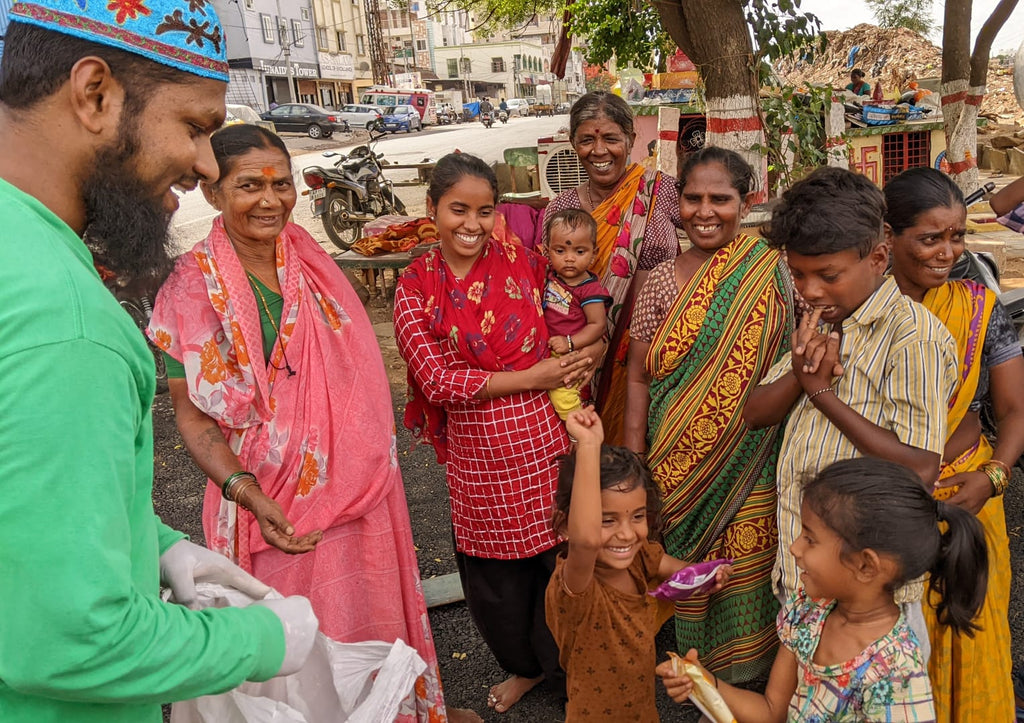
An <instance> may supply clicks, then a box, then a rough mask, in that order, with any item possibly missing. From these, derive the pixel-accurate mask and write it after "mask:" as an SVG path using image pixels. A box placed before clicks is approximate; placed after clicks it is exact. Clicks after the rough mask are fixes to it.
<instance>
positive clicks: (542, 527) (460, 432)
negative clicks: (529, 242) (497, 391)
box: [394, 282, 569, 560]
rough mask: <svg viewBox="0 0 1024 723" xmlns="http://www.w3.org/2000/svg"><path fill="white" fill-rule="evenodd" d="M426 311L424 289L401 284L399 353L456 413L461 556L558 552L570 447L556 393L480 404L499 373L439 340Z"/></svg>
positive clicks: (454, 498) (453, 481)
mask: <svg viewBox="0 0 1024 723" xmlns="http://www.w3.org/2000/svg"><path fill="white" fill-rule="evenodd" d="M538 283H539V282H538ZM424 306H425V300H424V299H423V298H421V297H420V295H419V294H418V293H417V291H416V290H415V289H409V288H408V287H406V286H404V285H402V284H399V286H398V289H397V291H396V293H395V317H394V318H395V336H396V338H397V341H398V348H399V351H400V352H401V354H402V357H403V358H404V359H405V360H406V362H407V363H408V365H409V370H410V371H411V372H412V374H413V377H414V378H415V379H416V381H417V382H418V383H419V385H420V387H421V388H422V389H423V392H424V394H425V395H426V397H427V398H428V400H429V401H430V403H431V404H435V405H438V406H442V407H444V409H445V411H446V412H447V414H448V418H447V425H448V427H447V438H448V445H447V451H448V467H447V476H448V490H449V494H450V496H451V507H452V526H453V528H454V530H455V541H456V545H457V547H458V550H459V552H462V553H464V554H466V555H472V556H474V557H484V558H494V559H500V560H515V559H522V558H524V557H530V556H532V555H536V554H539V553H541V552H543V551H545V550H548V549H550V548H552V547H554V545H555V544H556V542H557V540H556V538H555V536H554V533H553V532H552V530H551V505H552V501H553V499H554V493H555V487H556V485H557V475H558V470H557V466H556V464H555V459H556V457H558V456H559V455H561V454H564V453H565V452H567V451H568V447H569V442H568V437H567V435H566V433H565V429H564V427H563V426H562V423H561V421H560V420H559V419H558V416H557V415H556V414H555V412H554V409H553V407H552V406H551V401H550V399H549V398H548V394H547V392H543V391H537V392H523V393H519V394H512V395H508V396H505V397H499V398H497V399H488V400H480V399H476V398H475V395H476V394H477V393H478V392H479V391H480V389H481V388H482V387H483V386H484V385H485V384H486V383H487V379H488V377H490V375H491V374H492V372H490V371H486V370H482V369H478V368H474V367H473V366H471V365H470V364H469V362H467V361H466V360H465V358H464V357H463V355H462V354H460V353H459V352H458V349H457V347H456V344H455V342H453V341H452V339H451V338H449V337H442V338H438V337H437V336H435V335H434V334H433V333H432V331H431V329H430V326H429V324H428V320H427V315H426V313H425V312H424ZM533 323H536V324H538V325H542V324H543V319H542V318H541V317H540V316H539V315H538V316H537V318H536V321H535V322H533Z"/></svg>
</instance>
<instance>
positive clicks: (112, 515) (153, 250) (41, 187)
mask: <svg viewBox="0 0 1024 723" xmlns="http://www.w3.org/2000/svg"><path fill="white" fill-rule="evenodd" d="M11 20H12V22H11V24H10V26H9V28H8V30H7V35H6V43H5V48H4V55H3V59H2V63H0V138H2V139H3V152H2V153H0V257H2V259H3V263H2V264H0V720H2V721H4V722H5V723H11V722H12V721H13V722H19V723H20V722H22V721H24V722H25V723H49V722H51V721H52V722H54V723H56V722H58V721H59V722H60V723H71V722H74V723H91V722H93V721H103V723H111V722H118V721H124V722H126V723H128V722H130V723H138V722H140V721H153V722H154V723H155V722H156V721H159V720H161V716H160V707H159V704H160V703H162V702H170V701H174V700H182V699H187V698H194V697H197V696H200V695H206V694H211V693H218V692H222V691H225V690H229V689H231V688H233V687H235V686H237V685H239V684H240V683H242V682H243V681H246V680H256V681H259V680H266V679H268V678H270V677H273V676H274V675H277V674H288V673H291V672H294V671H296V670H298V668H299V667H301V665H302V663H303V662H304V661H305V658H306V657H307V656H308V654H309V651H310V649H311V646H312V642H313V638H314V636H315V633H316V627H317V623H316V618H315V616H313V613H312V608H311V607H310V606H309V602H308V600H306V599H305V598H301V597H293V598H286V599H284V600H272V601H263V600H260V601H259V602H257V603H256V604H255V605H253V606H251V607H248V608H245V609H222V610H204V611H197V610H191V609H189V607H187V605H188V604H189V603H192V602H193V601H194V599H195V587H194V584H195V582H197V581H211V582H218V583H221V584H224V585H230V586H233V587H237V588H238V589H240V590H243V591H244V592H246V593H248V594H249V595H250V596H252V597H255V598H261V597H262V596H263V595H265V594H266V593H267V592H268V588H266V586H264V585H262V584H261V583H259V582H258V581H257V580H255V579H254V578H252V577H250V576H248V575H246V574H245V573H244V572H242V571H241V570H240V569H239V568H237V567H235V566H234V565H232V564H231V563H230V562H229V561H228V560H227V559H226V558H223V557H221V556H219V555H217V554H215V553H213V552H211V551H210V550H207V549H205V548H203V547H199V546H197V545H194V544H193V543H191V542H189V541H187V540H185V539H184V535H182V534H181V533H179V532H175V531H174V530H171V529H170V528H168V527H167V526H165V525H163V524H162V523H161V522H160V521H159V519H157V517H156V515H155V513H154V511H153V503H152V486H153V425H152V416H151V410H150V406H151V403H152V400H153V392H154V386H155V379H154V367H153V359H152V356H151V354H150V352H149V351H148V349H147V347H146V344H145V341H144V340H143V338H142V336H141V335H140V334H139V331H138V329H137V328H135V326H134V324H133V323H132V322H131V320H130V319H129V318H128V316H127V315H126V314H125V313H124V312H123V311H122V310H121V308H120V306H119V305H118V304H117V302H116V301H115V300H114V298H113V296H112V295H111V294H110V293H109V292H108V291H107V290H106V288H105V287H104V286H103V284H102V283H101V281H100V279H99V276H98V274H97V273H96V271H95V269H94V268H93V259H92V256H91V254H90V251H89V248H88V247H87V246H86V244H85V243H84V242H83V240H82V237H83V235H84V236H85V237H86V238H88V239H89V244H90V246H92V247H93V248H95V249H97V250H99V251H100V252H101V253H102V255H103V258H104V262H105V263H106V264H107V265H108V266H110V267H111V268H112V269H114V270H115V271H118V272H127V273H129V274H145V273H151V272H155V271H159V270H160V269H163V268H165V267H166V265H167V262H168V257H167V253H166V251H165V249H164V246H165V241H166V238H167V226H168V222H169V220H170V216H171V214H172V213H173V211H174V210H175V209H176V208H177V199H176V196H175V194H174V191H173V190H172V187H179V188H193V187H195V185H196V184H197V183H198V182H199V181H200V180H206V181H210V182H212V181H214V180H215V179H216V177H217V166H216V163H215V162H214V158H213V153H212V150H211V148H210V142H209V135H210V133H212V132H213V131H214V130H215V129H216V128H218V127H219V126H220V125H221V123H222V122H223V120H224V112H225V109H224V92H225V89H226V85H225V83H226V81H227V77H228V73H227V63H226V61H225V52H224V38H223V30H222V28H221V26H220V22H219V20H218V19H217V17H216V15H215V13H214V11H213V8H212V7H211V6H210V5H208V4H207V3H206V1H205V0H191V2H190V0H132V2H128V1H127V0H111V2H109V3H108V2H106V0H103V1H101V2H86V0H35V1H33V2H29V3H17V4H15V5H14V7H13V8H12V9H11ZM161 582H162V583H164V584H165V585H168V586H169V587H170V588H171V590H172V592H173V594H174V598H175V599H176V600H178V602H181V603H185V605H181V604H173V603H164V602H161V600H160V598H159V586H160V583H161Z"/></svg>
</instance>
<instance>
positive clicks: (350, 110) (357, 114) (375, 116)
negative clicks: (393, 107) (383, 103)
mask: <svg viewBox="0 0 1024 723" xmlns="http://www.w3.org/2000/svg"><path fill="white" fill-rule="evenodd" d="M338 115H339V116H341V117H342V118H343V119H345V120H346V121H348V124H349V125H350V126H353V127H358V128H366V127H367V126H369V125H370V124H371V123H376V122H377V121H379V120H381V119H382V118H383V117H384V113H383V112H382V111H381V109H380V108H378V107H377V106H375V105H359V104H357V103H349V104H347V105H343V106H341V108H339V109H338Z"/></svg>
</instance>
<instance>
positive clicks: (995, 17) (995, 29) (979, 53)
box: [971, 0, 1017, 86]
mask: <svg viewBox="0 0 1024 723" xmlns="http://www.w3.org/2000/svg"><path fill="white" fill-rule="evenodd" d="M1015 7H1017V0H1000V2H999V4H998V5H996V8H995V10H993V11H992V14H991V15H989V16H988V20H986V21H985V23H984V25H982V26H981V30H980V31H979V32H978V38H977V39H976V40H975V41H974V52H973V53H971V85H972V86H979V85H985V83H986V82H987V80H988V58H989V55H991V53H992V43H993V42H995V39H996V35H998V34H999V31H1000V30H1002V27H1003V25H1004V24H1005V23H1006V21H1007V20H1009V18H1010V13H1012V12H1013V10H1014V8H1015Z"/></svg>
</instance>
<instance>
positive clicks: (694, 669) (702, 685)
mask: <svg viewBox="0 0 1024 723" xmlns="http://www.w3.org/2000/svg"><path fill="white" fill-rule="evenodd" d="M668 657H669V658H670V659H671V660H672V671H673V672H674V673H675V674H676V676H677V677H678V676H681V675H686V676H689V678H690V680H692V681H693V692H692V693H690V700H692V701H693V704H694V705H695V706H697V709H698V710H700V712H701V713H703V714H704V715H706V716H707V717H708V718H710V719H711V720H713V721H714V722H715V723H736V717H735V716H734V715H733V714H732V711H731V710H729V706H727V705H726V704H725V701H724V700H723V699H722V695H721V693H719V692H718V689H717V688H716V687H715V683H714V680H713V679H712V678H711V676H710V674H709V673H708V672H707V671H706V670H704V668H702V667H701V666H700V665H698V664H697V663H694V662H693V661H692V660H687V659H686V658H681V657H679V656H678V655H676V654H675V653H673V652H671V651H669V654H668Z"/></svg>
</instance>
